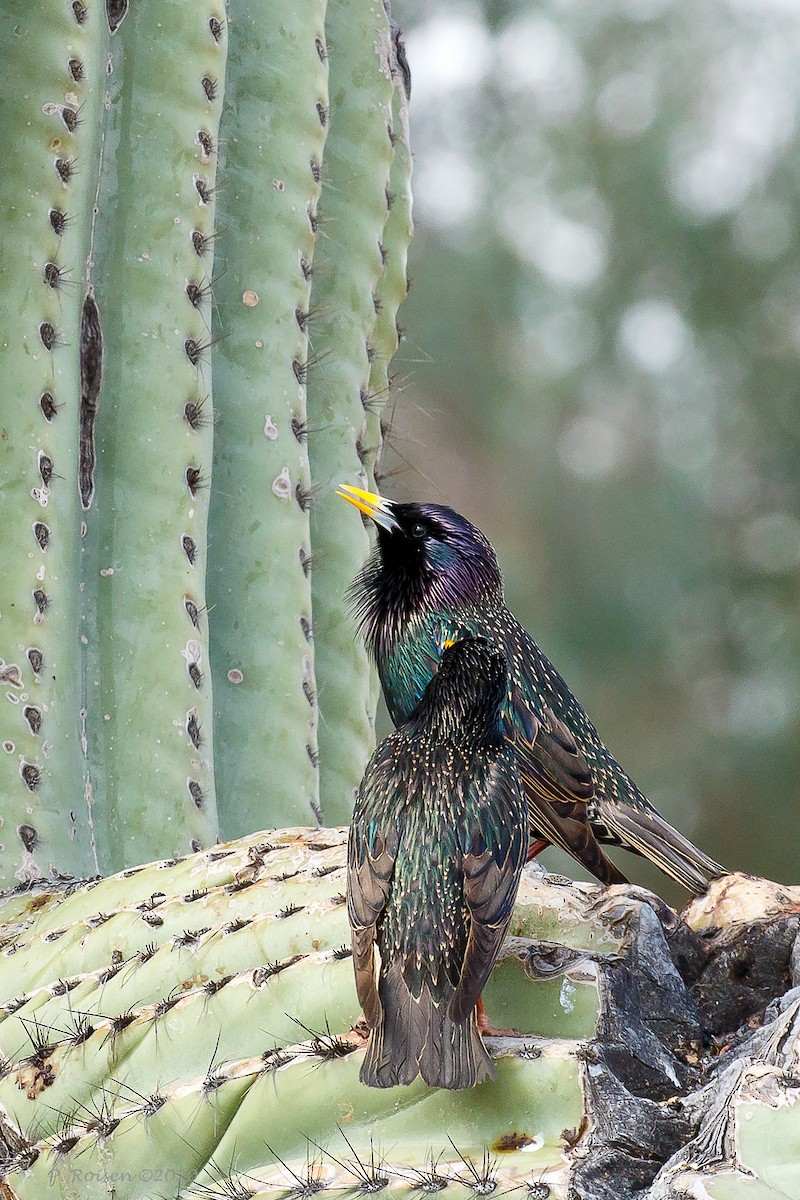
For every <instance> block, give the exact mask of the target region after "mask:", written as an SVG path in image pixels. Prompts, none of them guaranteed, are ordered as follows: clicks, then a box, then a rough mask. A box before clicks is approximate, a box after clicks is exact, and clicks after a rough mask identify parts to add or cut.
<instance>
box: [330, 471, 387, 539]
mask: <svg viewBox="0 0 800 1200" xmlns="http://www.w3.org/2000/svg"><path fill="white" fill-rule="evenodd" d="M336 495H337V496H341V498H342V499H343V500H346V501H347V502H348V504H352V505H354V506H355V507H356V508H357V509H358V510H359V512H362V513H365V514H366V516H368V517H370V518H371V519H372V520H373V521H374V522H375V524H376V525H380V526H381V528H382V529H387V530H388V531H389V532H391V531H392V530H393V529H399V528H400V525H399V523H398V522H397V521H396V520H395V518H394V516H393V515H392V502H391V500H387V499H385V497H384V496H379V495H377V493H376V492H365V491H364V489H363V488H358V487H353V486H352V484H349V483H340V484H339V486H338V488H337V489H336Z"/></svg>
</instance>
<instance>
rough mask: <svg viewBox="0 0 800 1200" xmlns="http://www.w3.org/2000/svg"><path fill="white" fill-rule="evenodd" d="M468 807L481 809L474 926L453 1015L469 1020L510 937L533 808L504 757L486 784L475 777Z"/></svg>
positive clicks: (469, 863) (467, 857)
mask: <svg viewBox="0 0 800 1200" xmlns="http://www.w3.org/2000/svg"><path fill="white" fill-rule="evenodd" d="M467 786H468V787H469V788H470V789H471V790H472V796H470V797H469V798H468V800H467V810H468V811H470V809H471V810H472V811H476V810H477V811H478V814H479V815H478V817H477V819H476V820H475V822H474V823H473V826H472V828H471V830H470V833H469V844H468V846H467V847H466V850H465V853H464V857H463V871H464V900H465V903H466V905H467V909H468V911H469V914H470V918H471V921H470V932H469V938H468V940H467V948H466V952H465V954H464V963H463V966H462V968H461V975H460V978H459V982H458V986H457V988H456V990H455V993H454V995H453V998H452V1000H451V1002H450V1018H451V1020H453V1021H455V1022H459V1021H463V1020H465V1019H466V1017H467V1016H468V1015H469V1014H470V1013H471V1012H472V1009H473V1008H474V1007H475V1004H476V1003H477V1001H478V997H479V996H480V994H481V992H482V991H483V988H484V986H485V984H486V980H487V979H488V977H489V972H490V971H491V969H492V967H493V966H494V962H495V959H496V958H497V955H498V952H499V950H500V946H501V944H502V941H503V938H504V937H505V933H506V930H507V928H508V923H509V921H510V920H511V913H512V910H513V908H514V901H515V899H516V896H517V886H518V884H519V879H520V874H521V872H522V867H523V864H524V862H525V855H526V852H527V847H528V833H527V813H526V809H525V801H524V800H523V798H522V795H521V793H520V789H519V784H518V782H517V779H516V773H515V770H514V767H513V764H512V763H511V762H510V761H509V760H508V759H507V758H505V757H500V758H498V759H497V760H496V761H495V762H494V763H493V764H492V765H491V767H490V768H489V772H488V778H487V779H486V787H485V788H484V787H480V794H477V788H478V783H477V781H476V780H471V781H469V782H468V785H467Z"/></svg>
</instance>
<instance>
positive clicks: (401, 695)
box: [338, 484, 726, 894]
mask: <svg viewBox="0 0 800 1200" xmlns="http://www.w3.org/2000/svg"><path fill="white" fill-rule="evenodd" d="M338 495H340V496H341V497H342V498H343V499H344V500H348V501H349V502H350V503H351V504H354V505H355V507H356V508H358V509H360V510H361V512H363V513H366V514H367V516H369V517H371V518H372V520H373V521H374V522H375V524H376V525H377V527H378V540H377V545H376V548H375V550H374V552H373V554H372V555H371V556H370V558H369V560H368V561H367V564H366V566H365V567H364V570H363V571H362V572H361V573H360V574H359V575H358V576H357V578H356V579H355V581H354V583H353V593H352V598H353V603H354V609H355V612H356V616H357V618H358V620H359V623H360V625H361V627H362V629H363V632H364V636H365V638H366V643H367V648H368V650H369V652H370V654H371V655H372V657H373V658H374V660H375V662H376V664H377V667H378V673H379V675H380V679H381V684H382V685H383V692H384V695H385V697H386V703H387V706H388V708H389V713H390V715H391V717H392V720H393V721H394V722H395V724H398V723H399V722H402V721H406V720H408V718H409V716H410V715H411V713H413V712H414V710H415V708H416V706H417V705H418V704H419V702H420V699H421V697H422V694H423V692H424V690H425V688H426V686H427V684H428V681H429V680H430V678H431V676H432V674H433V673H434V672H435V671H436V668H437V663H438V660H439V658H440V656H441V650H440V647H441V646H443V645H444V644H446V642H447V641H448V640H450V639H452V638H455V637H459V636H464V635H468V634H472V635H474V636H480V637H485V638H488V639H489V640H490V641H491V642H493V643H494V644H495V645H497V646H499V647H501V648H502V649H503V651H504V653H505V656H506V660H507V662H508V666H509V673H510V696H509V699H510V711H511V715H512V720H513V735H514V739H513V740H514V746H515V753H516V760H517V766H518V770H519V774H520V778H521V781H522V785H523V788H524V791H525V795H526V797H527V801H528V813H529V831H530V836H531V852H530V853H531V856H533V855H534V854H537V853H538V852H539V851H540V850H542V849H544V847H545V846H547V845H549V844H553V845H556V846H560V847H561V848H562V849H563V850H566V851H567V852H568V853H569V854H571V855H572V856H573V858H575V859H577V861H578V862H580V863H582V864H583V865H584V866H585V867H586V868H587V869H588V870H589V871H591V872H592V874H593V875H595V876H596V877H597V878H598V879H599V880H601V882H603V883H622V882H627V881H626V879H625V876H624V875H622V874H621V873H620V871H618V870H617V868H616V867H615V866H614V864H613V863H612V862H611V861H610V860H609V859H608V858H607V857H606V855H605V854H604V853H603V850H602V849H601V844H603V845H611V846H622V847H624V848H625V849H626V850H631V851H633V852H635V853H637V854H641V855H643V856H644V857H645V858H649V859H650V860H651V861H652V862H654V863H655V864H656V865H657V866H658V867H660V868H661V870H662V871H665V872H666V873H667V874H668V875H671V876H672V878H673V879H676V880H677V881H678V882H679V883H681V884H683V886H684V887H686V888H688V890H689V891H690V892H693V893H695V894H699V893H701V892H703V891H705V889H706V887H707V886H708V884H709V882H710V881H711V880H712V879H716V878H717V877H719V876H720V875H724V874H726V871H725V869H724V868H723V867H721V866H720V865H719V863H716V862H714V861H713V860H712V859H710V858H709V857H708V856H707V855H706V854H704V853H703V852H702V851H701V850H698V849H697V847H696V846H693V845H692V843H691V842H690V841H688V839H687V838H685V837H684V836H683V835H682V834H680V833H678V831H677V830H675V829H673V828H672V826H671V825H669V824H668V823H667V822H666V821H665V820H664V818H663V817H662V816H661V815H660V814H659V813H658V812H657V811H656V810H655V809H654V808H653V806H652V805H651V804H650V803H649V801H648V800H647V799H646V798H645V796H644V795H643V794H642V793H641V792H640V791H639V789H638V787H637V786H636V784H635V783H634V782H633V780H632V779H631V778H630V776H629V775H627V774H626V773H625V771H624V770H623V769H622V767H621V766H620V765H619V763H618V762H617V761H616V760H615V759H614V758H613V756H612V755H611V753H610V752H609V750H608V749H607V748H606V746H605V745H604V743H603V741H602V739H601V738H600V735H599V734H598V732H597V730H596V729H595V727H594V725H593V724H592V723H591V721H590V720H589V718H588V716H587V715H586V713H585V712H584V710H583V708H582V707H581V705H580V704H579V703H578V701H577V700H576V698H575V697H574V696H573V694H572V692H571V691H570V689H569V687H568V686H567V684H566V683H565V682H564V680H563V679H562V678H561V676H560V675H559V673H558V672H557V671H556V669H555V668H554V667H553V666H552V664H551V663H550V662H549V661H548V659H547V658H546V657H545V656H544V654H543V653H542V651H541V650H540V649H539V647H538V646H537V645H536V643H535V642H534V641H533V639H532V638H531V637H530V636H529V635H528V634H527V633H526V632H525V630H524V629H523V628H522V626H521V625H520V624H519V622H518V621H517V620H516V619H515V618H514V616H513V615H512V613H510V612H509V610H508V609H507V608H506V605H505V602H504V599H503V584H502V578H501V574H500V568H499V567H498V564H497V558H496V555H495V552H494V549H493V548H492V546H491V543H490V542H489V541H488V539H487V538H486V537H485V536H484V535H483V534H482V533H481V531H480V530H479V529H477V528H476V527H475V526H474V525H473V524H472V523H471V522H470V521H468V520H467V519H466V518H465V517H462V516H460V515H459V514H458V513H456V512H453V510H452V509H450V508H444V507H442V506H441V505H438V504H400V503H395V502H394V501H391V500H386V499H384V498H383V497H382V496H378V495H375V494H373V493H371V492H366V491H363V490H362V489H361V488H356V487H351V486H350V485H349V484H343V485H342V487H341V488H340V489H339V492H338Z"/></svg>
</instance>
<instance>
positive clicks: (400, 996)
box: [361, 963, 496, 1088]
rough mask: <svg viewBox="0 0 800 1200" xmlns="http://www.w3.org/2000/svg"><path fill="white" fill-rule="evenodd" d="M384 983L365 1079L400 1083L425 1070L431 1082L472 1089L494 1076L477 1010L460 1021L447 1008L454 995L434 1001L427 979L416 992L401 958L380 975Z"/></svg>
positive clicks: (363, 1072) (424, 1075)
mask: <svg viewBox="0 0 800 1200" xmlns="http://www.w3.org/2000/svg"><path fill="white" fill-rule="evenodd" d="M379 988H380V998H381V1008H382V1013H381V1016H380V1019H379V1021H378V1023H377V1025H376V1026H375V1028H374V1029H373V1030H372V1036H371V1038H370V1042H369V1047H368V1049H367V1054H366V1058H365V1059H364V1062H363V1064H362V1066H361V1082H362V1083H365V1084H366V1085H367V1086H368V1087H379V1088H386V1087H396V1086H397V1085H399V1084H409V1083H413V1081H414V1080H415V1079H416V1077H417V1075H421V1076H422V1078H423V1080H424V1081H425V1083H427V1084H428V1085H429V1086H430V1087H440V1088H468V1087H473V1086H474V1085H475V1084H476V1083H482V1082H483V1081H484V1080H486V1079H494V1078H495V1075H496V1071H495V1066H494V1063H493V1062H492V1059H491V1058H490V1056H489V1054H488V1052H487V1050H486V1047H485V1046H484V1044H483V1040H482V1038H481V1035H480V1032H479V1030H478V1022H477V1016H476V1013H475V1010H474V1009H473V1010H472V1012H471V1013H470V1014H469V1015H468V1017H467V1018H466V1019H465V1020H463V1021H458V1022H456V1021H453V1020H452V1019H451V1017H450V1014H449V1012H448V1009H449V1005H450V997H449V996H448V998H447V999H444V998H443V999H441V1000H434V998H433V997H432V996H431V993H430V990H429V988H428V987H427V986H425V985H424V984H423V987H422V991H421V994H420V995H419V997H414V996H413V995H412V994H411V992H410V991H409V988H408V985H407V983H406V981H405V980H404V978H403V973H402V965H401V964H400V963H392V964H391V965H390V966H389V967H388V969H386V970H385V972H383V973H382V974H381V979H380V984H379Z"/></svg>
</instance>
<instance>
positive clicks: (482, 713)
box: [347, 638, 528, 1088]
mask: <svg viewBox="0 0 800 1200" xmlns="http://www.w3.org/2000/svg"><path fill="white" fill-rule="evenodd" d="M507 691H508V672H507V667H506V662H505V659H504V658H503V656H502V654H499V653H498V652H497V651H496V650H494V649H493V648H492V647H490V645H489V643H488V642H486V641H485V640H484V639H482V638H474V639H473V638H465V639H463V640H461V641H458V642H456V643H455V644H453V645H452V646H450V647H448V648H443V652H442V659H441V664H440V666H439V670H438V672H437V673H436V674H435V675H434V676H433V677H432V678H431V679H430V680H429V682H428V685H427V687H426V689H425V691H424V693H423V695H422V699H421V701H420V703H419V704H418V705H417V708H416V711H415V713H414V715H413V717H411V718H410V720H408V721H407V722H406V723H405V724H404V725H402V726H401V727H400V728H399V729H398V730H397V731H396V732H395V733H394V734H392V735H391V737H388V738H387V739H386V740H385V741H384V742H382V743H381V745H380V746H379V747H378V749H377V750H376V751H375V754H374V755H373V757H372V759H371V760H370V762H369V764H368V766H367V770H366V773H365V775H364V779H363V782H362V784H361V788H360V790H359V795H358V800H357V801H356V806H355V811H354V812H353V821H352V824H351V826H350V840H349V844H348V852H347V853H348V857H347V903H348V913H349V917H350V925H351V926H352V932H353V965H354V969H355V976H356V989H357V991H358V999H359V1002H360V1004H361V1007H362V1008H363V1010H364V1017H365V1019H366V1022H367V1025H368V1026H369V1028H370V1030H371V1037H370V1043H369V1048H368V1050H367V1055H366V1058H365V1059H364V1062H363V1064H362V1067H361V1081H362V1083H366V1084H368V1085H369V1086H370V1087H394V1086H395V1085H396V1084H408V1083H411V1082H413V1080H414V1079H415V1078H416V1077H417V1075H421V1076H422V1078H423V1079H424V1081H425V1082H426V1083H427V1084H429V1085H430V1086H431V1087H441V1088H466V1087H471V1086H472V1085H473V1084H476V1083H480V1082H481V1081H482V1080H484V1079H489V1078H493V1077H494V1074H495V1070H494V1064H493V1063H492V1060H491V1058H490V1057H489V1055H488V1053H487V1051H486V1048H485V1047H484V1045H483V1042H482V1040H481V1035H480V1031H479V1028H478V1020H477V1013H476V1004H477V1001H478V999H479V997H480V994H481V991H482V990H483V987H484V984H485V983H486V980H487V978H488V976H489V972H490V971H491V969H492V966H493V964H494V961H495V959H496V958H497V954H498V951H499V949H500V945H501V942H502V940H503V937H504V936H505V932H506V929H507V928H508V922H509V920H510V918H511V911H512V909H513V907H514V900H515V898H516V894H517V886H518V884H519V878H520V873H521V871H522V867H523V864H524V862H525V855H526V851H527V845H528V834H527V810H526V804H525V799H524V797H523V795H522V792H521V790H520V787H519V782H518V777H517V772H516V768H515V764H514V755H513V751H512V749H511V746H510V744H509V743H508V741H507V740H506V736H505V728H504V718H503V705H504V703H505V700H506V695H507ZM376 947H377V950H378V951H379V955H380V969H378V966H377V963H376V955H375V949H376Z"/></svg>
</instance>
